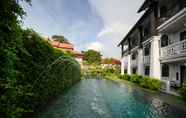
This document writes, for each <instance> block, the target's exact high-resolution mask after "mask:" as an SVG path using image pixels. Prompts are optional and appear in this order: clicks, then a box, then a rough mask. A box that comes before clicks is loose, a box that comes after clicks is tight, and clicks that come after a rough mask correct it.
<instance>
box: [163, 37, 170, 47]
mask: <svg viewBox="0 0 186 118" xmlns="http://www.w3.org/2000/svg"><path fill="white" fill-rule="evenodd" d="M168 43H169V37H168V36H167V35H163V36H162V37H161V47H165V46H167V45H168Z"/></svg>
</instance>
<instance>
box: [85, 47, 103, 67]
mask: <svg viewBox="0 0 186 118" xmlns="http://www.w3.org/2000/svg"><path fill="white" fill-rule="evenodd" d="M84 56H85V57H84V58H85V60H86V61H87V62H88V63H89V64H100V62H101V56H102V55H101V54H100V52H97V51H94V50H88V51H85V52H84Z"/></svg>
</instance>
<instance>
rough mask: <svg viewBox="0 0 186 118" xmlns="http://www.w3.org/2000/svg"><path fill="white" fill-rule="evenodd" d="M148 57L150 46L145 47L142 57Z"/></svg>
mask: <svg viewBox="0 0 186 118" xmlns="http://www.w3.org/2000/svg"><path fill="white" fill-rule="evenodd" d="M149 55H150V45H147V46H146V47H145V48H144V56H149Z"/></svg>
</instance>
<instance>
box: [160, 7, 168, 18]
mask: <svg viewBox="0 0 186 118" xmlns="http://www.w3.org/2000/svg"><path fill="white" fill-rule="evenodd" d="M160 17H161V18H165V17H167V7H166V6H162V7H161V8H160Z"/></svg>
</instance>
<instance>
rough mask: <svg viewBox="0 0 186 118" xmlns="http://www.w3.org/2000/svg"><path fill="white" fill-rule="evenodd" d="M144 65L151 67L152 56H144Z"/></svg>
mask: <svg viewBox="0 0 186 118" xmlns="http://www.w3.org/2000/svg"><path fill="white" fill-rule="evenodd" d="M143 64H144V65H150V56H144V57H143Z"/></svg>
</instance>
